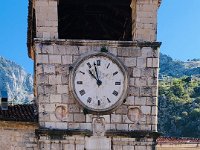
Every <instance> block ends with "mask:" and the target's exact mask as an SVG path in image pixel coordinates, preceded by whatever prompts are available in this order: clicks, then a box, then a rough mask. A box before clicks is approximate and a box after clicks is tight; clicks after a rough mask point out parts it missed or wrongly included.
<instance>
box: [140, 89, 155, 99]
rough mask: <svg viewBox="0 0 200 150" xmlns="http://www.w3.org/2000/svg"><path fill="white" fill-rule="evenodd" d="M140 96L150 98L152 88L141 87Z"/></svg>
mask: <svg viewBox="0 0 200 150" xmlns="http://www.w3.org/2000/svg"><path fill="white" fill-rule="evenodd" d="M140 96H144V97H146V96H152V87H141V88H140Z"/></svg>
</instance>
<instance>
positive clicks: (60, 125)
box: [55, 122, 68, 129]
mask: <svg viewBox="0 0 200 150" xmlns="http://www.w3.org/2000/svg"><path fill="white" fill-rule="evenodd" d="M55 126H56V129H67V128H68V124H67V123H66V122H56V123H55Z"/></svg>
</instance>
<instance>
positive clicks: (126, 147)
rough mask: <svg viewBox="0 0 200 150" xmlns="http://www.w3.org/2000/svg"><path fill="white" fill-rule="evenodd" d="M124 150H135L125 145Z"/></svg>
mask: <svg viewBox="0 0 200 150" xmlns="http://www.w3.org/2000/svg"><path fill="white" fill-rule="evenodd" d="M123 150H135V148H134V146H130V145H123Z"/></svg>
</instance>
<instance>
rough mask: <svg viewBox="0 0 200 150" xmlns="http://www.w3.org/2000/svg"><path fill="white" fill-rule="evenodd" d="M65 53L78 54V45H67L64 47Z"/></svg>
mask: <svg viewBox="0 0 200 150" xmlns="http://www.w3.org/2000/svg"><path fill="white" fill-rule="evenodd" d="M66 54H69V55H78V54H79V47H78V46H68V47H66Z"/></svg>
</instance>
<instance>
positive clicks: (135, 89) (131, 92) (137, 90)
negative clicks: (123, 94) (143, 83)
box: [128, 86, 140, 96]
mask: <svg viewBox="0 0 200 150" xmlns="http://www.w3.org/2000/svg"><path fill="white" fill-rule="evenodd" d="M128 95H129V96H139V95H140V88H139V87H136V86H132V87H129V91H128Z"/></svg>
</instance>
